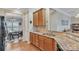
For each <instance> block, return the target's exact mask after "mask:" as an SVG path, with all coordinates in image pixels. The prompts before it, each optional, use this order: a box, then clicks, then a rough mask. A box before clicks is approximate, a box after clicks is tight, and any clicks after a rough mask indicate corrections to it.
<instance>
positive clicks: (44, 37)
mask: <svg viewBox="0 0 79 59" xmlns="http://www.w3.org/2000/svg"><path fill="white" fill-rule="evenodd" d="M1 10H2V11H3V10H4V11H3V12H2V11H1V12H0V15H3V16H5V23H6V25H7V27H5V32H6V36H5V41H4V42H5V45H4V47H5V48H4V50H5V51H78V50H79V35H78V34H79V33H78V32H79V28H78V27H79V14H78V13H79V9H78V8H13V9H9V8H7V9H5V8H4V9H1ZM1 13H2V14H1ZM18 24H19V25H18ZM12 44H13V45H12ZM11 45H12V46H11ZM14 45H15V49H13V47H14ZM20 49H22V50H20Z"/></svg>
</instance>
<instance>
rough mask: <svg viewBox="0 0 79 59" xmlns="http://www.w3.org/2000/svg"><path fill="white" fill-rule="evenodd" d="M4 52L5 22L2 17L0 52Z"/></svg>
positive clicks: (0, 18) (0, 21) (0, 22)
mask: <svg viewBox="0 0 79 59" xmlns="http://www.w3.org/2000/svg"><path fill="white" fill-rule="evenodd" d="M4 50H5V22H4V16H0V51H4Z"/></svg>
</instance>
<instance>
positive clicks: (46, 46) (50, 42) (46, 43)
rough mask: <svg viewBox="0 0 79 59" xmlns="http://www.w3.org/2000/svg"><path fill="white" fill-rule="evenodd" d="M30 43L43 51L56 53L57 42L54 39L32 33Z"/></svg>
mask: <svg viewBox="0 0 79 59" xmlns="http://www.w3.org/2000/svg"><path fill="white" fill-rule="evenodd" d="M30 41H31V43H32V44H33V45H35V46H36V47H38V48H39V49H41V50H43V51H56V50H57V48H56V47H57V46H56V41H55V40H54V39H53V38H49V37H46V36H42V35H38V34H35V33H30Z"/></svg>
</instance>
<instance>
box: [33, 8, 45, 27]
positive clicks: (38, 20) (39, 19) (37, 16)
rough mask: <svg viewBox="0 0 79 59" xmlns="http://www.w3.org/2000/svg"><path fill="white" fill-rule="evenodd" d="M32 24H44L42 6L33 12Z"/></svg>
mask: <svg viewBox="0 0 79 59" xmlns="http://www.w3.org/2000/svg"><path fill="white" fill-rule="evenodd" d="M33 25H34V26H43V25H45V15H44V9H43V8H41V9H39V10H38V11H36V12H34V13H33Z"/></svg>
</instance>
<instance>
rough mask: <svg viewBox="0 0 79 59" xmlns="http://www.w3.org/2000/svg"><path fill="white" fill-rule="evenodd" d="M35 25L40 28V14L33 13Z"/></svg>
mask: <svg viewBox="0 0 79 59" xmlns="http://www.w3.org/2000/svg"><path fill="white" fill-rule="evenodd" d="M33 25H34V26H38V12H35V13H33Z"/></svg>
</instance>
